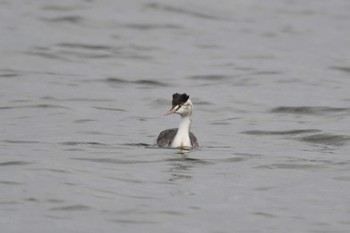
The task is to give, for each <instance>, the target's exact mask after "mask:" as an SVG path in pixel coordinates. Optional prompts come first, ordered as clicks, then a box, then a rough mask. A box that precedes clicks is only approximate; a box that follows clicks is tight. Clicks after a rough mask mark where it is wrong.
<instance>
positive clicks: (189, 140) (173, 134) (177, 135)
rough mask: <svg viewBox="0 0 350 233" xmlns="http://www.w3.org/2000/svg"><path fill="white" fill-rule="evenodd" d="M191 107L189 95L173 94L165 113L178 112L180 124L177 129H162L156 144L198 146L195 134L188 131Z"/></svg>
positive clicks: (182, 147)
mask: <svg viewBox="0 0 350 233" xmlns="http://www.w3.org/2000/svg"><path fill="white" fill-rule="evenodd" d="M192 108H193V105H192V102H191V100H190V96H189V95H187V94H186V93H184V94H179V93H175V94H173V100H172V107H171V109H170V110H169V111H168V112H166V113H165V115H171V114H173V113H176V114H179V115H180V116H181V122H180V126H179V128H178V129H176V128H174V129H166V130H164V131H162V132H161V133H160V134H159V136H158V138H157V146H159V147H173V148H181V149H184V148H198V147H199V145H198V141H197V138H196V136H194V134H193V133H192V132H190V128H191V123H192Z"/></svg>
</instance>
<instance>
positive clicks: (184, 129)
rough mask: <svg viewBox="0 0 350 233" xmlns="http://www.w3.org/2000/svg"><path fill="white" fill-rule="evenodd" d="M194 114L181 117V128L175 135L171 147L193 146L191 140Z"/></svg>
mask: <svg viewBox="0 0 350 233" xmlns="http://www.w3.org/2000/svg"><path fill="white" fill-rule="evenodd" d="M191 122H192V116H191V115H189V116H183V117H181V122H180V126H179V129H178V130H177V133H176V135H175V137H174V140H173V143H172V144H171V147H180V148H184V147H192V145H191V140H190V128H191Z"/></svg>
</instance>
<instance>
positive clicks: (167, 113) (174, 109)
mask: <svg viewBox="0 0 350 233" xmlns="http://www.w3.org/2000/svg"><path fill="white" fill-rule="evenodd" d="M178 109H179V105H176V106H174V107H173V108H172V109H170V110H169V111H167V112H166V113H165V114H164V116H167V115H170V114H173V113H175V112H176V111H177V110H178Z"/></svg>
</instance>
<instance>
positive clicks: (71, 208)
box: [50, 205, 92, 211]
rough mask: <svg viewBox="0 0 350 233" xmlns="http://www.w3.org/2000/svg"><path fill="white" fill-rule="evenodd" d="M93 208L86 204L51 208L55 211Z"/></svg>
mask: <svg viewBox="0 0 350 233" xmlns="http://www.w3.org/2000/svg"><path fill="white" fill-rule="evenodd" d="M91 209H92V208H91V207H89V206H86V205H69V206H62V207H54V208H51V209H50V210H53V211H86V210H91Z"/></svg>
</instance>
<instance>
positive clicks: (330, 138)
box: [300, 133, 350, 146]
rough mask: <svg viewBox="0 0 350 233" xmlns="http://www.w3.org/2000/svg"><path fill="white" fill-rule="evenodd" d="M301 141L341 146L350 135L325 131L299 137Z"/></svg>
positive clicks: (349, 139) (346, 141) (347, 140)
mask: <svg viewBox="0 0 350 233" xmlns="http://www.w3.org/2000/svg"><path fill="white" fill-rule="evenodd" d="M300 140H301V141H304V142H310V143H315V144H325V145H334V146H341V145H344V144H346V143H349V142H350V137H349V136H346V135H332V134H326V133H320V134H315V135H310V136H305V137H302V138H300Z"/></svg>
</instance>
